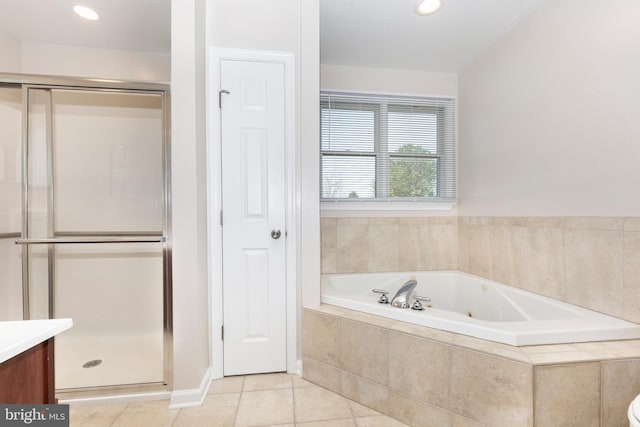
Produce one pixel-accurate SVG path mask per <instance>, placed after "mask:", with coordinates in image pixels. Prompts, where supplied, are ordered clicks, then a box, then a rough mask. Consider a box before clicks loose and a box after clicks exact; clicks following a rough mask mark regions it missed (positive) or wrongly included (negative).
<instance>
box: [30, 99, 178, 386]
mask: <svg viewBox="0 0 640 427" xmlns="http://www.w3.org/2000/svg"><path fill="white" fill-rule="evenodd" d="M26 90H27V91H28V94H27V99H28V102H27V104H28V129H27V131H28V137H27V141H28V143H27V174H26V178H27V179H26V186H25V189H24V191H25V199H26V200H27V211H28V215H27V223H26V224H25V225H24V230H23V239H21V242H22V243H24V245H25V247H26V248H27V249H26V251H27V255H26V256H25V257H24V258H25V265H26V271H27V276H28V277H27V280H26V281H27V283H28V285H27V287H28V301H29V303H28V311H29V317H30V318H32V319H35V318H47V317H56V318H64V317H70V318H72V319H73V322H74V326H73V328H72V329H71V330H69V331H67V332H65V333H63V334H61V335H60V336H58V337H57V338H56V350H55V351H56V367H55V369H56V389H58V390H59V391H64V390H74V389H81V388H87V387H92V388H93V387H114V386H123V385H132V384H136V385H139V384H162V383H163V382H164V380H165V378H164V374H165V372H164V346H163V343H164V341H163V340H164V332H165V331H164V323H165V322H164V313H165V310H164V309H165V298H166V297H167V295H166V286H165V280H166V274H167V261H166V250H167V248H166V239H165V237H164V236H166V234H167V218H166V209H165V205H166V198H167V197H166V185H165V167H164V165H165V143H164V126H165V123H164V113H163V111H164V109H163V105H164V98H163V94H162V93H154V92H133V91H122V90H97V89H96V90H88V89H77V88H52V87H47V88H44V87H29V88H27V89H26Z"/></svg>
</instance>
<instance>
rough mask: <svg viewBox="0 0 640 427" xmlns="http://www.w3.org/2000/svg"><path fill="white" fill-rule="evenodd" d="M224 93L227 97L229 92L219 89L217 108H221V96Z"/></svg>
mask: <svg viewBox="0 0 640 427" xmlns="http://www.w3.org/2000/svg"><path fill="white" fill-rule="evenodd" d="M223 93H226V94H227V95H229V94H230V93H231V92H229V91H228V90H224V89H221V90H219V91H218V108H222V94H223Z"/></svg>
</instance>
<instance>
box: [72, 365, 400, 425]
mask: <svg viewBox="0 0 640 427" xmlns="http://www.w3.org/2000/svg"><path fill="white" fill-rule="evenodd" d="M70 418H71V427H129V426H130V427H162V426H171V427H222V426H225V427H227V426H228V427H253V426H265V427H266V426H269V427H294V426H295V427H407V426H406V425H405V424H402V423H400V422H398V421H395V420H393V419H391V418H389V417H386V416H384V415H382V414H380V413H378V412H376V411H373V410H371V409H369V408H366V407H364V406H362V405H360V404H358V403H356V402H353V401H351V400H349V399H346V398H344V397H342V396H340V395H338V394H335V393H333V392H331V391H328V390H326V389H323V388H321V387H318V386H316V385H314V384H312V383H310V382H308V381H305V380H303V379H301V378H299V377H298V376H296V375H289V374H265V375H248V376H240V377H227V378H223V379H220V380H216V381H214V382H213V383H212V384H211V388H210V389H209V395H208V396H207V398H206V399H205V402H204V405H202V406H201V407H198V408H184V409H172V410H169V409H167V401H155V402H135V403H129V404H126V403H122V404H113V405H100V406H98V405H96V406H79V407H74V406H73V405H72V406H71V413H70Z"/></svg>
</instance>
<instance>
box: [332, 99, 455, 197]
mask: <svg viewBox="0 0 640 427" xmlns="http://www.w3.org/2000/svg"><path fill="white" fill-rule="evenodd" d="M320 115H321V117H320V121H321V129H320V133H321V137H320V140H321V163H320V170H321V176H320V195H321V200H322V201H377V202H380V201H392V202H393V201H404V202H406V201H426V202H446V203H453V202H455V198H456V178H455V175H456V172H455V165H456V160H455V138H454V129H455V125H454V102H453V99H442V98H418V97H397V96H387V95H369V94H353V93H341V92H324V91H323V92H321V94H320Z"/></svg>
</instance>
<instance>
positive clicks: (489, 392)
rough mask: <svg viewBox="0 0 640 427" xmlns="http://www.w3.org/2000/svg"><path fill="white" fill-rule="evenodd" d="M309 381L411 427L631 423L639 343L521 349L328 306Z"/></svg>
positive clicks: (308, 360)
mask: <svg viewBox="0 0 640 427" xmlns="http://www.w3.org/2000/svg"><path fill="white" fill-rule="evenodd" d="M302 352H303V377H304V378H305V379H307V380H308V381H311V382H313V383H316V384H318V385H321V386H323V387H325V388H327V389H329V390H332V391H334V392H337V393H339V394H341V395H343V396H345V397H347V398H349V399H352V400H354V401H356V402H359V403H361V404H363V405H365V406H368V407H370V408H372V409H375V410H377V411H379V412H381V413H383V414H386V415H388V416H390V417H392V418H395V419H397V420H399V421H402V422H404V423H406V424H409V425H411V426H451V427H463V426H474V427H476V426H492V427H503V426H510V427H511V426H513V427H517V426H523V427H530V426H531V427H533V426H536V427H551V426H566V425H579V426H585V427H586V426H607V427H609V426H626V425H628V422H627V418H626V409H627V406H628V405H629V403H630V402H631V401H632V400H633V398H634V397H635V396H636V395H637V394H639V393H640V340H626V341H606V342H591V343H573V344H556V345H542V346H525V347H513V346H509V345H505V344H499V343H494V342H491V341H485V340H481V339H477V338H473V337H468V336H465V335H458V334H453V333H449V332H445V331H440V330H437V329H431V328H427V327H424V326H419V325H413V324H409V323H405V322H399V321H395V320H392V319H387V318H384V317H379V316H373V315H369V314H365V313H360V312H357V311H353V310H349V309H345V308H340V307H335V306H331V305H327V304H322V305H320V306H319V307H313V308H305V309H304V310H303V327H302Z"/></svg>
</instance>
